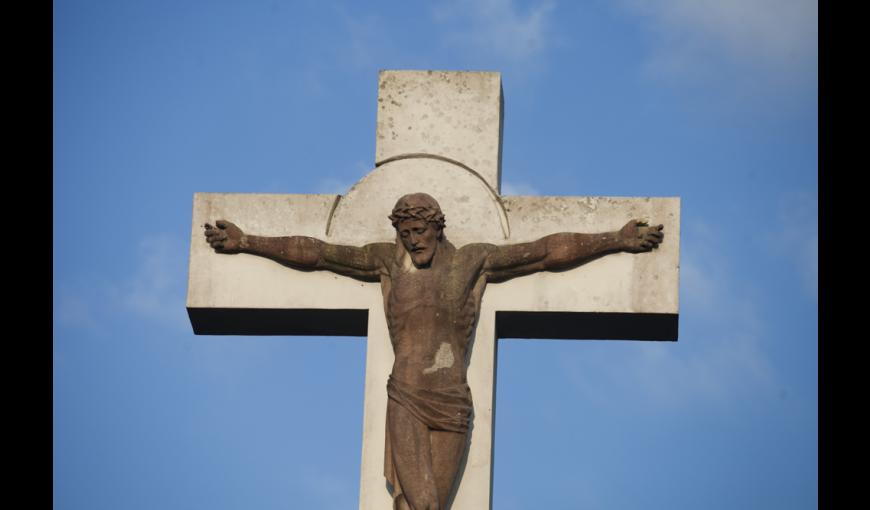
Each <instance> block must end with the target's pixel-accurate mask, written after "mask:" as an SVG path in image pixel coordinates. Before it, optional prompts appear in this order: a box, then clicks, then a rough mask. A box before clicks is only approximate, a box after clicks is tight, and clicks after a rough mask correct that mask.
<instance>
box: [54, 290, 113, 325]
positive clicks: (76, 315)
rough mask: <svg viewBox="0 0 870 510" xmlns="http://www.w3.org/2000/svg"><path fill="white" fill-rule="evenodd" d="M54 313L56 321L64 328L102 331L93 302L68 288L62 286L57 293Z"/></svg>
mask: <svg viewBox="0 0 870 510" xmlns="http://www.w3.org/2000/svg"><path fill="white" fill-rule="evenodd" d="M54 312H55V320H57V321H58V323H60V324H61V325H63V326H69V327H74V328H81V329H85V330H89V331H96V330H99V329H101V327H100V325H99V323H98V321H97V319H96V317H95V314H94V310H93V307H92V304H91V301H90V300H89V299H88V298H87V297H86V296H85V295H83V294H81V293H77V292H75V291H74V290H72V289H70V288H69V287H68V286H62V287H61V288H60V289H59V290H58V291H57V304H56V305H55V310H54Z"/></svg>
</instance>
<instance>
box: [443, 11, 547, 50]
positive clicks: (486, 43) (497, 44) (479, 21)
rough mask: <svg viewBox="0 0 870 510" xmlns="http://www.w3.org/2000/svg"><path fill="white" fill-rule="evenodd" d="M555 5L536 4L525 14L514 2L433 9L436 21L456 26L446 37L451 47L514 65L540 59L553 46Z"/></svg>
mask: <svg viewBox="0 0 870 510" xmlns="http://www.w3.org/2000/svg"><path fill="white" fill-rule="evenodd" d="M553 8H554V5H553V3H552V2H547V1H545V2H536V3H534V4H533V5H532V6H531V7H530V8H528V9H527V10H526V11H525V12H521V11H520V9H519V8H518V7H517V6H516V5H514V2H513V1H512V0H472V1H468V2H458V1H447V2H443V3H441V4H438V6H437V7H436V8H435V9H434V10H433V16H434V18H435V20H436V21H440V22H449V23H450V24H451V26H452V27H453V29H452V30H449V31H448V32H446V34H445V41H446V42H447V43H448V44H451V45H457V46H462V47H467V48H468V47H470V48H473V49H475V50H476V51H478V52H480V53H483V54H486V55H489V56H494V57H497V58H501V59H505V60H507V61H510V62H514V63H521V62H527V61H530V60H531V59H534V58H535V57H537V56H539V55H540V54H541V52H543V51H544V50H545V49H546V48H547V47H548V45H549V44H550V42H551V41H550V40H549V38H548V37H549V35H550V34H551V31H550V15H551V13H552V11H553Z"/></svg>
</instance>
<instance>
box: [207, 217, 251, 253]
mask: <svg viewBox="0 0 870 510" xmlns="http://www.w3.org/2000/svg"><path fill="white" fill-rule="evenodd" d="M215 225H217V226H216V227H213V226H211V225H209V224H208V223H206V224H205V240H206V242H207V243H208V244H209V245H211V247H212V248H214V251H215V252H217V253H239V252H240V251H241V250H242V248H243V245H244V239H245V233H244V232H242V229H240V228H239V227H237V226H235V225H234V224H232V223H230V222H229V221H226V220H217V221H216V222H215Z"/></svg>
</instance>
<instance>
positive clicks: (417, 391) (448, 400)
mask: <svg viewBox="0 0 870 510" xmlns="http://www.w3.org/2000/svg"><path fill="white" fill-rule="evenodd" d="M387 396H388V397H389V399H390V400H392V401H393V402H395V403H396V404H398V405H400V406H402V407H403V408H404V409H406V410H407V411H408V412H409V413H411V414H412V415H413V416H414V417H415V418H417V420H419V421H420V422H421V423H423V424H424V425H426V426H427V427H429V430H446V431H449V432H457V433H460V434H464V433H466V432H468V426H469V421H470V419H471V413H472V411H473V410H474V405H473V403H472V401H471V389H470V388H469V387H468V384H465V383H463V384H457V385H454V386H447V387H442V388H423V387H420V386H413V385H411V384H407V383H403V382H401V381H398V380H396V379H394V378H393V376H392V375H391V376H390V378H389V380H388V381H387ZM386 431H387V434H386V436H387V437H386V442H385V452H384V476H385V477H386V479H387V481H388V482H389V483H390V485H392V486H393V505H394V508H395V505H396V500H397V498H398V497H399V496H400V495H401V494H402V492H403V491H402V487H401V485H400V484H399V477H398V475H397V474H396V465H395V463H394V460H393V450H392V445H391V441H390V422H389V420H387V427H386Z"/></svg>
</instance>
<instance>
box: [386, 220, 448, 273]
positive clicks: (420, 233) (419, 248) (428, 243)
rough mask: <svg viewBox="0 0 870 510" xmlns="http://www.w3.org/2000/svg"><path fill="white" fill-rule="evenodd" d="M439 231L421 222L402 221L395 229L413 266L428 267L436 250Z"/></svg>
mask: <svg viewBox="0 0 870 510" xmlns="http://www.w3.org/2000/svg"><path fill="white" fill-rule="evenodd" d="M440 230H441V229H439V228H438V227H437V226H436V225H434V224H432V223H428V222H426V221H423V220H402V221H401V222H400V223H399V225H398V226H397V227H396V231H397V232H398V234H399V239H401V240H402V245H403V246H404V247H405V250H406V251H407V252H408V255H410V256H411V261H412V262H414V266H415V267H417V268H418V269H419V268H423V267H428V266H429V264H431V263H432V257H434V256H435V250H436V248H438V239H439V237H440V234H441V232H440Z"/></svg>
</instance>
